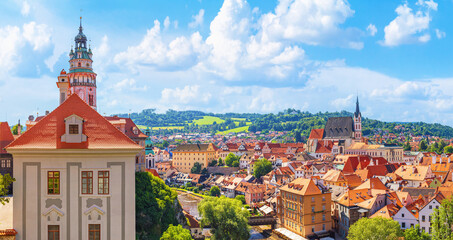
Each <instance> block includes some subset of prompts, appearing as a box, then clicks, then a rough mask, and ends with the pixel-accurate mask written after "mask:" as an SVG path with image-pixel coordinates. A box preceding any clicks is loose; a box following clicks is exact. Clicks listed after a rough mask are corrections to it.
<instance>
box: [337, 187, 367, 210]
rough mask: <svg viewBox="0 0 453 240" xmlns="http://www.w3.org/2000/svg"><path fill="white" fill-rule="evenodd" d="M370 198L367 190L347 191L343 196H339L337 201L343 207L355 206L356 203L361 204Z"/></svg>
mask: <svg viewBox="0 0 453 240" xmlns="http://www.w3.org/2000/svg"><path fill="white" fill-rule="evenodd" d="M371 198H373V196H371V195H370V194H369V192H368V189H358V190H355V189H354V190H348V191H347V192H345V193H344V194H343V195H341V196H340V197H339V198H338V199H337V201H338V203H339V204H341V205H343V206H348V207H350V206H355V205H357V204H358V203H361V202H363V201H365V200H368V199H371Z"/></svg>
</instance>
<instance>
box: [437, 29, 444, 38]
mask: <svg viewBox="0 0 453 240" xmlns="http://www.w3.org/2000/svg"><path fill="white" fill-rule="evenodd" d="M445 36H447V34H446V33H445V32H442V31H441V30H439V29H437V28H436V37H437V39H442V38H444V37H445Z"/></svg>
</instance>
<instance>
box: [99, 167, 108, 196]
mask: <svg viewBox="0 0 453 240" xmlns="http://www.w3.org/2000/svg"><path fill="white" fill-rule="evenodd" d="M98 193H99V194H109V171H99V172H98Z"/></svg>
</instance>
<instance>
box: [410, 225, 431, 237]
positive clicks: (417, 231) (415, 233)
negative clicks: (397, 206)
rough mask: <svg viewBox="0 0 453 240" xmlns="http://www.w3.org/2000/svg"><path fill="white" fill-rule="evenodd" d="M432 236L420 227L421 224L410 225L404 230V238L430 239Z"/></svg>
mask: <svg viewBox="0 0 453 240" xmlns="http://www.w3.org/2000/svg"><path fill="white" fill-rule="evenodd" d="M430 239H431V236H429V234H428V233H426V232H425V231H423V230H422V229H421V228H420V225H418V224H417V225H415V227H410V228H408V229H406V230H405V231H404V240H430Z"/></svg>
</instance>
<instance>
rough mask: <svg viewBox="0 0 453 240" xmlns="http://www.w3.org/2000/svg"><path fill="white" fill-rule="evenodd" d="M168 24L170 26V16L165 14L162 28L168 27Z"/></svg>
mask: <svg viewBox="0 0 453 240" xmlns="http://www.w3.org/2000/svg"><path fill="white" fill-rule="evenodd" d="M169 26H170V17H169V16H167V17H166V18H165V20H164V29H168V27H169Z"/></svg>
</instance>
